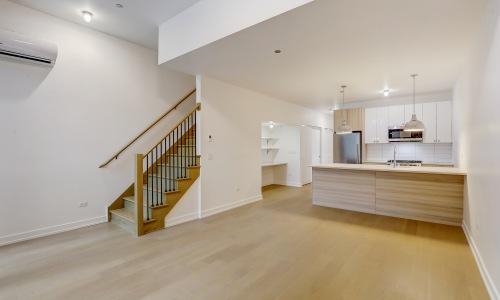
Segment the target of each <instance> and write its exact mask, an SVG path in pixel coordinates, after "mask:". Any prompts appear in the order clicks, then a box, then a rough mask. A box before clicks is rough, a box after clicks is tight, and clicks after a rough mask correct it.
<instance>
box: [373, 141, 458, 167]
mask: <svg viewBox="0 0 500 300" xmlns="http://www.w3.org/2000/svg"><path fill="white" fill-rule="evenodd" d="M394 147H396V148H397V153H396V159H405V160H421V161H422V162H423V163H435V164H452V163H453V162H452V144H451V143H440V144H425V143H410V142H404V143H390V144H367V145H366V160H367V161H368V162H387V161H388V160H390V159H393V157H394Z"/></svg>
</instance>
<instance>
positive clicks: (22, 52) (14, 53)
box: [0, 29, 57, 67]
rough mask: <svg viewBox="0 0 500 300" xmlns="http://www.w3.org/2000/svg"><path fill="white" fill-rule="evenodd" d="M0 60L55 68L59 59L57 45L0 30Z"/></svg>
mask: <svg viewBox="0 0 500 300" xmlns="http://www.w3.org/2000/svg"><path fill="white" fill-rule="evenodd" d="M0 58H7V59H13V60H17V61H23V62H27V63H33V64H38V65H44V66H48V67H53V66H54V64H55V63H56V58H57V45H56V44H55V43H52V42H49V41H45V40H42V39H38V38H35V37H31V36H27V35H24V34H20V33H17V32H14V31H8V30H4V29H0Z"/></svg>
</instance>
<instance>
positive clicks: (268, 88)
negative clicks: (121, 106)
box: [10, 0, 487, 111]
mask: <svg viewBox="0 0 500 300" xmlns="http://www.w3.org/2000/svg"><path fill="white" fill-rule="evenodd" d="M10 1H12V2H16V3H19V4H22V5H25V6H28V7H32V8H34V9H37V10H40V11H43V12H46V13H49V14H51V15H54V16H56V17H60V18H62V19H66V20H69V21H72V22H75V23H79V24H82V25H84V26H88V27H91V28H94V29H96V30H99V31H102V32H105V33H108V34H111V35H114V36H117V37H121V38H123V39H126V40H129V41H131V42H134V43H137V44H141V45H144V46H146V47H149V48H152V49H157V32H158V25H159V24H161V23H163V22H165V21H166V20H168V19H169V18H171V17H173V16H174V15H176V14H178V13H179V12H181V11H183V10H185V9H186V8H188V7H189V6H191V5H193V4H195V3H196V2H198V1H200V0H182V1H181V0H142V1H138V0H135V1H134V0H115V1H109V0H73V1H67V0H10ZM486 2H487V0H432V1H430V0H428V1H415V0H377V1H373V0H315V1H313V2H311V3H309V4H306V5H304V6H302V7H299V8H297V9H295V10H292V11H289V12H287V13H285V14H282V15H280V16H277V17H275V18H273V19H270V20H267V21H265V22H263V23H260V24H257V25H255V26H253V27H250V28H248V29H246V30H243V31H240V32H238V33H236V34H233V35H231V36H229V37H226V38H224V39H221V40H219V41H217V42H214V43H212V44H210V45H207V46H205V47H202V48H200V49H198V50H195V51H193V52H191V53H188V54H186V55H183V56H181V57H179V58H176V59H174V60H172V61H170V62H167V63H166V64H165V65H166V66H167V67H169V68H172V69H176V70H179V71H182V72H185V73H189V74H204V75H207V76H210V77H214V78H217V79H219V80H222V81H226V82H229V83H233V84H235V85H238V86H242V87H245V88H248V89H251V90H255V91H258V92H261V93H264V94H267V95H270V96H274V97H276V98H280V99H283V100H285V101H289V102H293V103H297V104H299V105H302V106H306V107H310V108H313V109H316V110H320V111H328V109H329V108H332V107H333V106H334V104H339V103H341V101H342V100H341V99H342V98H341V96H340V93H339V91H340V90H341V88H340V86H341V85H342V84H346V85H347V86H348V87H347V88H346V93H345V96H346V102H355V101H366V100H371V99H380V98H381V97H382V91H383V90H384V89H389V90H390V91H391V95H390V96H389V97H398V96H407V95H410V94H411V93H412V78H411V77H410V74H413V73H418V74H419V76H418V77H417V84H416V86H417V95H418V94H429V93H434V92H442V91H449V90H451V89H452V88H453V85H454V83H455V81H456V79H457V77H458V74H459V71H460V68H461V66H462V64H463V62H464V60H465V57H466V55H467V52H468V49H469V47H470V46H471V45H472V42H473V37H474V36H475V33H476V30H477V29H478V26H479V22H480V20H481V17H482V15H483V14H484V13H485V7H486ZM116 3H121V4H123V5H124V8H122V9H118V8H116V7H115V4H116ZM82 10H90V11H91V12H92V13H94V15H95V19H94V21H93V22H92V23H90V24H87V23H84V22H83V20H82V16H81V11H82ZM275 49H281V50H282V53H281V54H275V53H274V50H275Z"/></svg>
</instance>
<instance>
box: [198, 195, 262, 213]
mask: <svg viewBox="0 0 500 300" xmlns="http://www.w3.org/2000/svg"><path fill="white" fill-rule="evenodd" d="M260 200H262V195H258V196H255V197H251V198H248V199H244V200H240V201H236V202H233V203H229V204H225V205H221V206H219V207H214V208H210V209H207V210H205V211H202V212H201V217H202V218H206V217H209V216H212V215H215V214H218V213H221V212H224V211H227V210H230V209H233V208H236V207H240V206H243V205H247V204H250V203H253V202H257V201H260Z"/></svg>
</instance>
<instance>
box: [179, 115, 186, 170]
mask: <svg viewBox="0 0 500 300" xmlns="http://www.w3.org/2000/svg"><path fill="white" fill-rule="evenodd" d="M179 126H180V127H181V137H180V138H179V143H180V144H181V147H180V149H181V178H184V151H185V149H184V147H182V137H183V136H184V121H182V122H181V124H180V125H179ZM178 149H179V148H178Z"/></svg>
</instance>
